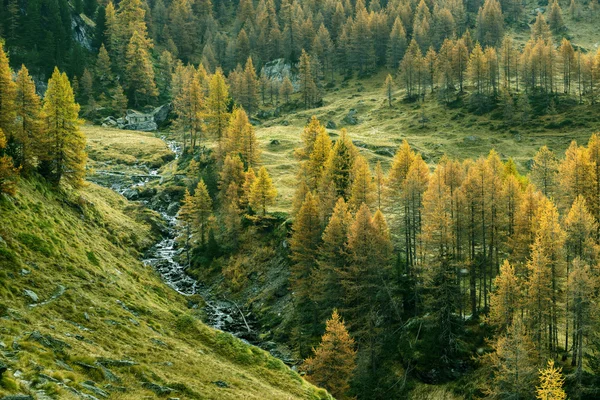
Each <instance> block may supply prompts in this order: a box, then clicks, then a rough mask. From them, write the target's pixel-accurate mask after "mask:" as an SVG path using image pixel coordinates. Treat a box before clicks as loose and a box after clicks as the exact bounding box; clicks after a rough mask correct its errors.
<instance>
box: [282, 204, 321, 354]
mask: <svg viewBox="0 0 600 400" xmlns="http://www.w3.org/2000/svg"><path fill="white" fill-rule="evenodd" d="M292 229H293V231H292V237H291V239H290V249H291V252H292V254H291V259H292V261H293V264H292V266H291V268H290V273H291V276H290V284H291V287H292V290H293V293H294V299H295V301H296V312H297V318H298V325H299V327H298V330H297V337H296V341H297V344H298V347H299V350H300V353H301V354H306V353H307V352H308V350H309V347H307V345H308V344H309V343H310V339H311V337H313V336H314V335H315V333H317V332H318V325H319V320H318V317H317V316H318V311H317V309H316V307H315V303H314V302H313V301H311V298H312V293H313V291H314V290H315V285H316V283H315V280H314V274H315V273H316V269H317V254H318V248H319V243H320V242H321V234H322V226H321V218H320V217H319V205H318V201H317V199H316V198H315V196H313V194H312V193H310V192H308V193H307V194H306V197H305V199H304V202H303V203H302V207H300V210H299V211H298V213H297V214H296V217H295V219H294V225H293V228H292Z"/></svg>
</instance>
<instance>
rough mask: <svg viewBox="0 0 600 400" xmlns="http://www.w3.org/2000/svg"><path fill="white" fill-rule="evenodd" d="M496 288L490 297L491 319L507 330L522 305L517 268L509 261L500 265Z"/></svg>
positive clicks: (501, 329)
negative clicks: (516, 273)
mask: <svg viewBox="0 0 600 400" xmlns="http://www.w3.org/2000/svg"><path fill="white" fill-rule="evenodd" d="M494 288H495V290H494V291H493V292H492V295H491V297H490V321H491V322H492V323H494V324H496V325H498V327H499V329H500V331H505V330H506V329H507V328H508V327H510V326H511V325H512V322H513V318H514V316H515V314H516V312H517V311H518V310H519V308H520V305H521V293H520V287H519V282H518V280H517V276H516V275H515V269H514V268H513V266H512V265H510V263H509V262H508V260H504V263H503V264H502V266H501V267H500V274H498V276H497V277H496V279H495V280H494Z"/></svg>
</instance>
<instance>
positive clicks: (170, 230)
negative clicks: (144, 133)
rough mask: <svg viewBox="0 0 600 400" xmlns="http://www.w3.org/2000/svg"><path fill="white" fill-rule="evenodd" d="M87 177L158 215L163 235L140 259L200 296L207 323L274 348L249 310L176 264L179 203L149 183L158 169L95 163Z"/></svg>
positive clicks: (185, 292)
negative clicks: (162, 223) (266, 340)
mask: <svg viewBox="0 0 600 400" xmlns="http://www.w3.org/2000/svg"><path fill="white" fill-rule="evenodd" d="M162 139H163V140H165V142H166V143H167V145H168V146H169V148H170V149H171V150H172V151H173V152H174V153H175V154H176V158H175V161H173V162H177V158H178V157H179V154H180V151H181V149H180V147H179V146H178V144H177V143H176V142H174V141H168V140H166V139H165V138H164V137H162ZM88 180H90V181H92V182H94V183H97V184H99V185H102V186H105V187H108V188H110V189H112V190H114V191H116V192H118V193H119V194H122V195H123V196H125V197H126V198H128V199H129V200H132V201H140V202H142V203H143V204H144V205H145V206H147V207H148V208H150V209H152V210H154V211H156V212H158V213H159V214H160V215H161V217H162V219H163V221H164V226H165V228H164V229H162V238H161V239H160V241H159V242H157V243H156V244H155V245H154V246H152V247H151V248H150V249H149V250H148V251H147V253H146V254H145V256H144V259H143V261H144V263H145V264H146V265H148V266H151V267H152V268H154V269H155V270H156V271H157V272H158V273H159V274H160V275H161V277H162V279H163V281H164V282H165V283H166V284H167V285H168V286H170V287H171V288H173V290H175V291H177V292H178V293H180V294H182V295H184V296H193V295H199V296H201V297H202V298H203V299H204V303H205V313H206V319H205V321H204V322H205V323H206V324H208V325H210V326H212V327H213V328H216V329H219V330H222V331H224V332H229V333H231V334H233V335H234V336H236V337H238V338H240V339H243V340H245V341H247V342H248V343H251V344H254V345H257V346H259V347H263V348H265V349H267V350H270V349H271V348H272V347H273V346H272V343H270V342H267V343H261V342H260V341H259V340H258V337H259V334H258V330H257V329H258V328H257V325H258V324H257V323H256V320H255V319H254V318H253V315H252V313H251V312H249V311H248V310H246V309H244V307H243V306H240V305H238V304H237V303H236V302H235V301H233V300H230V299H227V298H225V297H224V296H223V295H222V294H218V293H213V292H212V290H211V289H210V288H208V287H207V286H205V285H203V284H201V283H200V282H198V281H197V280H196V279H194V278H193V277H191V276H190V275H188V273H187V272H186V267H185V266H184V265H182V264H181V263H179V261H178V260H179V256H180V254H181V251H182V250H181V249H179V248H178V247H177V246H176V242H175V237H176V223H177V219H176V217H175V215H176V213H177V209H178V206H179V204H178V202H174V201H172V199H171V198H170V196H169V195H161V193H159V189H156V188H155V187H153V186H154V185H151V183H159V184H160V183H162V182H163V180H164V177H163V176H162V175H161V174H160V170H159V169H151V168H149V167H147V166H144V165H135V166H123V168H120V166H119V165H115V164H107V163H104V164H99V163H96V166H95V168H94V171H93V173H92V174H90V175H89V176H88Z"/></svg>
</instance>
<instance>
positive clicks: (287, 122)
mask: <svg viewBox="0 0 600 400" xmlns="http://www.w3.org/2000/svg"><path fill="white" fill-rule="evenodd" d="M289 124H290V121H288V120H287V119H284V120H283V121H281V125H283V126H288V125H289Z"/></svg>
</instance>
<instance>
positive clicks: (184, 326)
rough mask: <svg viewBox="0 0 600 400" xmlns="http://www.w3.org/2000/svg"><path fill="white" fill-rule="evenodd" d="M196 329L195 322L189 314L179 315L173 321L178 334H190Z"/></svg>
mask: <svg viewBox="0 0 600 400" xmlns="http://www.w3.org/2000/svg"><path fill="white" fill-rule="evenodd" d="M195 328H196V320H195V319H194V317H192V316H191V315H189V314H185V315H181V316H180V317H179V318H177V321H175V329H177V330H178V331H179V332H184V333H191V332H193V331H194V329H195Z"/></svg>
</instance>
